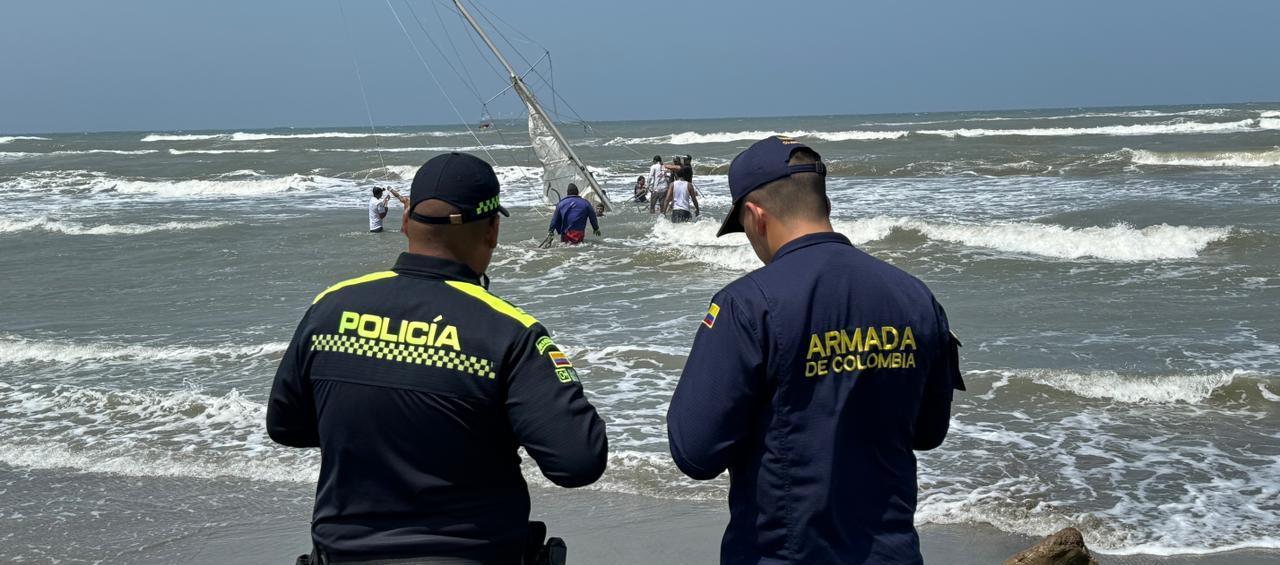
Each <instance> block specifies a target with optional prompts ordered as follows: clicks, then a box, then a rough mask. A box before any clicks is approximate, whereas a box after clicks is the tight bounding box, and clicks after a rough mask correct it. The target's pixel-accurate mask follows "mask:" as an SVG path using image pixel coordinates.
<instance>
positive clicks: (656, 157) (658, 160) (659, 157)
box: [653, 155, 662, 163]
mask: <svg viewBox="0 0 1280 565" xmlns="http://www.w3.org/2000/svg"><path fill="white" fill-rule="evenodd" d="M653 162H654V163H661V162H662V155H654V156H653Z"/></svg>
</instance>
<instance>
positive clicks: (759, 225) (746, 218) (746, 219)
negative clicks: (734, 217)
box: [738, 200, 769, 235]
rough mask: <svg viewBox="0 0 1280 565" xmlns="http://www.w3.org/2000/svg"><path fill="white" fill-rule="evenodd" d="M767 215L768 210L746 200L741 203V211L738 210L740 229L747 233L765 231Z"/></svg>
mask: <svg viewBox="0 0 1280 565" xmlns="http://www.w3.org/2000/svg"><path fill="white" fill-rule="evenodd" d="M768 215H769V211H768V210H765V209H764V208H763V207H761V206H760V205H759V204H756V203H755V202H751V201H750V200H748V201H745V202H743V203H742V211H741V212H739V216H738V221H739V222H741V223H742V229H743V230H744V231H746V232H747V233H750V234H752V235H760V234H764V233H765V231H766V230H765V223H766V219H767V218H768ZM748 226H750V227H748Z"/></svg>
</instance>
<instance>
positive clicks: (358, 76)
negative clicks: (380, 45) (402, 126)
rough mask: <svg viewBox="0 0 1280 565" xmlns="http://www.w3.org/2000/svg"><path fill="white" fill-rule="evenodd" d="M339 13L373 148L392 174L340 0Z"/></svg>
mask: <svg viewBox="0 0 1280 565" xmlns="http://www.w3.org/2000/svg"><path fill="white" fill-rule="evenodd" d="M338 13H339V14H340V15H341V16H342V29H343V30H345V31H346V32H347V42H348V43H349V44H350V45H351V63H352V64H353V65H354V66H355V68H356V82H358V83H359V84H360V98H361V99H363V100H364V113H365V116H367V117H368V118H369V133H370V135H371V137H372V138H373V148H374V150H375V151H377V152H378V163H381V164H382V171H383V174H390V173H391V170H390V169H388V168H387V162H386V160H384V159H383V158H382V144H380V143H378V130H377V128H375V127H374V126H373V110H372V109H370V108H369V95H368V94H367V93H366V92H365V89H364V76H362V75H361V74H360V59H359V57H357V56H356V49H355V46H356V41H355V38H354V37H352V36H351V25H350V24H349V23H348V22H347V11H346V10H345V9H343V7H342V0H338ZM364 180H369V174H368V173H366V174H365V175H364Z"/></svg>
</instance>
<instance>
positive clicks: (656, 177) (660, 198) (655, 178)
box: [649, 155, 671, 214]
mask: <svg viewBox="0 0 1280 565" xmlns="http://www.w3.org/2000/svg"><path fill="white" fill-rule="evenodd" d="M670 178H671V177H670V176H669V175H668V174H667V168H666V167H664V166H663V165H662V156H661V155H654V156H653V165H652V166H651V167H649V191H650V193H649V213H650V214H653V213H654V212H655V211H656V210H657V209H658V208H661V212H662V213H664V214H665V213H666V212H667V209H666V208H665V206H666V202H667V188H668V185H669V181H670Z"/></svg>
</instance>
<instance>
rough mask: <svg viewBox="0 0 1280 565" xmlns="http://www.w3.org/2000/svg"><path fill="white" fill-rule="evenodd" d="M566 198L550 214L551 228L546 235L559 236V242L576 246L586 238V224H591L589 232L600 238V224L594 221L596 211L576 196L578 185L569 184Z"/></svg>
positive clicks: (583, 199) (584, 199)
mask: <svg viewBox="0 0 1280 565" xmlns="http://www.w3.org/2000/svg"><path fill="white" fill-rule="evenodd" d="M566 192H568V193H569V195H568V196H565V197H564V198H561V199H560V203H559V204H556V211H555V213H554V214H551V227H550V228H549V229H548V230H547V232H548V233H557V234H560V241H562V242H564V243H568V244H569V245H577V244H579V243H582V240H584V239H586V237H587V222H588V221H590V222H591V231H592V232H594V233H595V234H596V237H600V224H599V223H598V222H597V221H596V210H595V207H594V206H592V205H591V202H589V201H587V199H586V198H583V197H581V196H579V195H578V185H576V184H572V183H570V184H569V188H568V190H567V191H566Z"/></svg>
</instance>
